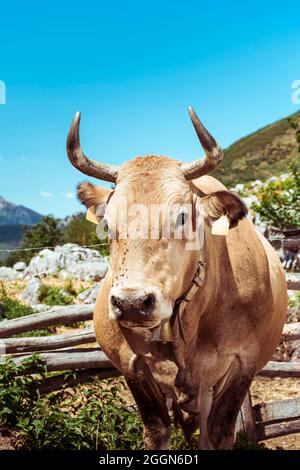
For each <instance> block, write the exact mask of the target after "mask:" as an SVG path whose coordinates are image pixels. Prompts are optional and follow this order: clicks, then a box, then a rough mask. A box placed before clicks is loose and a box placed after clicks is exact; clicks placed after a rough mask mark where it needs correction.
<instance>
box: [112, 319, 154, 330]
mask: <svg viewBox="0 0 300 470" xmlns="http://www.w3.org/2000/svg"><path fill="white" fill-rule="evenodd" d="M118 323H119V324H120V325H121V326H123V327H124V328H128V329H137V328H147V329H148V330H152V329H153V328H157V327H158V326H159V325H160V324H161V320H157V321H155V322H153V321H151V320H144V321H143V322H136V321H130V320H118Z"/></svg>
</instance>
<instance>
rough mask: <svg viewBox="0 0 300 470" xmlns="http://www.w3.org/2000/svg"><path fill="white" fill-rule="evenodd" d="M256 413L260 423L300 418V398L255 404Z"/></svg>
mask: <svg viewBox="0 0 300 470" xmlns="http://www.w3.org/2000/svg"><path fill="white" fill-rule="evenodd" d="M254 413H255V419H256V421H257V422H259V423H260V422H270V421H279V420H281V421H282V420H283V421H285V420H288V419H295V418H299V419H300V398H293V399H289V400H276V401H271V402H267V403H259V404H258V405H255V406H254Z"/></svg>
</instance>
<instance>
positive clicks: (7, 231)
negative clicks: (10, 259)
mask: <svg viewBox="0 0 300 470" xmlns="http://www.w3.org/2000/svg"><path fill="white" fill-rule="evenodd" d="M42 217H43V216H42V215H41V214H38V213H37V212H35V211H33V210H32V209H28V208H27V207H24V206H18V205H16V204H13V203H12V202H9V201H7V200H6V199H4V197H2V196H0V249H1V250H2V249H5V250H7V249H14V248H18V247H19V246H20V245H21V243H22V240H23V237H24V226H25V225H34V224H37V223H38V222H39V221H40V220H41V219H42ZM6 256H7V253H5V252H4V253H3V252H0V261H1V260H3V259H4V258H5V257H6Z"/></svg>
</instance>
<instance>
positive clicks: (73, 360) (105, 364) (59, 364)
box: [11, 348, 113, 374]
mask: <svg viewBox="0 0 300 470" xmlns="http://www.w3.org/2000/svg"><path fill="white" fill-rule="evenodd" d="M30 356H31V355H30V354H20V355H17V356H11V358H12V359H13V361H14V362H15V363H16V364H17V365H19V364H21V362H22V361H23V360H24V359H26V358H28V357H30ZM39 356H40V357H41V358H42V359H44V360H45V362H46V365H47V370H48V371H49V372H51V371H59V370H74V369H108V368H112V367H113V366H112V364H111V362H110V361H109V360H108V358H107V356H106V355H105V354H104V352H102V351H100V349H99V348H91V349H88V348H86V349H85V348H82V349H64V350H60V351H57V350H56V351H49V352H46V353H41V354H40V355H39ZM27 373H28V374H30V373H34V369H28V371H27Z"/></svg>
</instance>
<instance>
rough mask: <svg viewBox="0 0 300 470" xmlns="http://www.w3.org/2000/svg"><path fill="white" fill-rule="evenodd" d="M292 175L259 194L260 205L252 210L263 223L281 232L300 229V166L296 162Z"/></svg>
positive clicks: (273, 183)
mask: <svg viewBox="0 0 300 470" xmlns="http://www.w3.org/2000/svg"><path fill="white" fill-rule="evenodd" d="M290 170H291V174H290V176H289V177H288V178H286V179H285V180H283V181H274V182H270V183H269V184H267V185H266V186H263V187H262V188H261V189H260V190H259V191H258V193H257V197H258V200H259V202H258V204H252V208H253V209H254V210H255V211H257V212H258V213H259V214H260V217H261V219H262V220H263V221H265V222H269V223H271V224H272V225H273V226H274V227H277V228H279V229H281V230H283V229H292V228H298V227H300V218H299V207H300V165H299V162H296V161H294V162H293V163H292V164H291V166H290Z"/></svg>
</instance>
